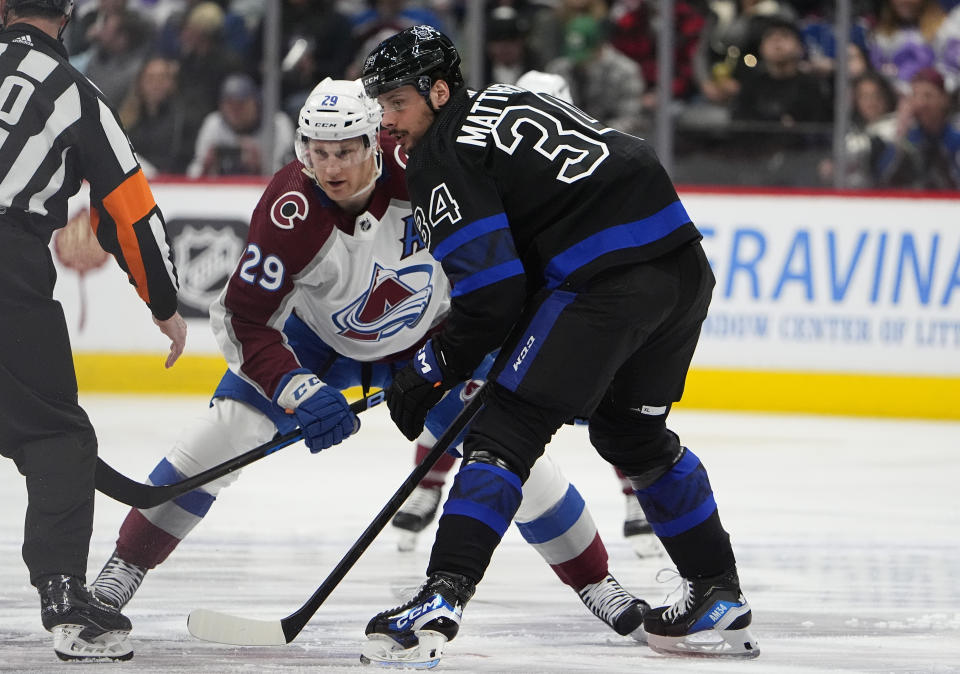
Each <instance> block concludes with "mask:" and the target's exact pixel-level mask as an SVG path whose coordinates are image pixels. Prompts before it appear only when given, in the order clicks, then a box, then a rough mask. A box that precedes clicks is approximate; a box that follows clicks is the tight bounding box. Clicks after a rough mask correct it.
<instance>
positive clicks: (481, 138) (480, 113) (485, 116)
mask: <svg viewBox="0 0 960 674" xmlns="http://www.w3.org/2000/svg"><path fill="white" fill-rule="evenodd" d="M521 91H524V90H523V89H521V88H519V87H515V86H513V85H511V84H493V85H490V86H489V87H487V88H486V89H484V90H483V91H481V92H480V93H479V94H478V95H477V97H476V99H475V100H474V102H473V106H472V107H471V108H470V114H469V115H467V116H466V118H465V119H464V122H463V125H462V126H461V127H460V133H461V134H464V135H460V136H457V142H458V143H463V144H464V145H475V146H477V147H484V146H486V144H487V136H489V135H490V133H491V132H492V131H493V129H494V127H496V126H497V124H499V123H500V118H501V116H502V115H503V110H504V108H505V107H506V103H507V101H509V100H510V99H509V98H508V97H507V94H516V93H519V92H521Z"/></svg>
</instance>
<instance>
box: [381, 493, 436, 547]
mask: <svg viewBox="0 0 960 674" xmlns="http://www.w3.org/2000/svg"><path fill="white" fill-rule="evenodd" d="M440 492H441V487H440V485H437V486H435V487H421V486H419V485H418V486H417V488H416V489H414V490H413V493H412V494H410V497H409V498H408V499H407V500H406V501H405V502H404V504H403V505H402V506H400V510H399V511H397V514H396V515H394V516H393V519H392V520H391V521H390V523H391V524H392V525H393V526H395V527H396V528H397V529H400V532H401V533H400V539H399V540H398V541H397V549H398V550H399V551H400V552H410V551H412V550H413V549H414V548H415V547H416V545H417V534H419V533H420V532H421V531H423V530H424V529H425V528H426V527H427V525H429V524H430V523H431V522H433V520H434V518H435V517H436V516H437V508H438V506H439V505H440Z"/></svg>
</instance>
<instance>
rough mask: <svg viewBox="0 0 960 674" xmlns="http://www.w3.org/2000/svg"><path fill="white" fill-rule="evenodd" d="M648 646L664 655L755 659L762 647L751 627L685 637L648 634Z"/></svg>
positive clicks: (713, 630) (709, 631) (707, 631)
mask: <svg viewBox="0 0 960 674" xmlns="http://www.w3.org/2000/svg"><path fill="white" fill-rule="evenodd" d="M646 636H647V645H648V646H650V649H651V650H653V651H654V652H656V653H660V654H661V655H680V656H686V657H690V656H692V657H700V658H755V657H757V656H758V655H760V647H759V646H758V645H757V640H756V639H754V638H753V635H752V634H751V633H750V630H749V629H746V628H744V629H739V630H717V629H712V630H703V631H702V632H694V633H693V634H688V635H686V636H682V637H666V636H660V635H658V634H650V633H646Z"/></svg>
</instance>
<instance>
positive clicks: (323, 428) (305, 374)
mask: <svg viewBox="0 0 960 674" xmlns="http://www.w3.org/2000/svg"><path fill="white" fill-rule="evenodd" d="M274 402H275V403H276V404H277V405H278V406H279V407H280V408H282V409H283V410H284V411H285V412H286V413H287V414H293V415H295V416H296V417H297V423H298V424H299V425H300V429H301V430H302V431H303V440H304V442H305V443H306V444H307V447H309V448H310V451H311V452H313V453H317V452H319V451H320V450H323V449H327V448H328V447H332V446H333V445H336V444H339V443H341V442H343V441H344V440H345V439H346V438H348V437H349V436H351V435H352V434H354V433H356V432H357V431H358V430H359V429H360V420H359V419H358V418H357V415H355V414H354V413H353V412H351V411H350V405H349V404H348V403H347V399H346V398H344V397H343V394H342V393H340V391H339V390H338V389H336V388H334V387H332V386H327V385H326V384H324V383H323V382H322V381H320V379H319V378H318V377H317V376H316V375H315V374H313V373H312V372H310V370H307V369H304V368H301V369H297V370H292V371H291V372H288V373H287V374H285V375H284V376H283V379H281V380H280V385H279V386H277V395H276V398H274Z"/></svg>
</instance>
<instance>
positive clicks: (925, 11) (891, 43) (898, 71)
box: [868, 0, 946, 94]
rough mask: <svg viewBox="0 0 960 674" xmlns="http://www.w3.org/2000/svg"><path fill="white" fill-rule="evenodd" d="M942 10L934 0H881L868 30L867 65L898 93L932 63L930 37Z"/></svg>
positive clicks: (905, 89)
mask: <svg viewBox="0 0 960 674" xmlns="http://www.w3.org/2000/svg"><path fill="white" fill-rule="evenodd" d="M945 18H946V13H945V12H944V11H943V8H942V7H940V4H939V3H938V1H937V0H882V3H881V5H880V12H879V16H878V19H877V25H876V27H875V28H874V30H873V31H872V32H871V33H870V35H869V39H868V46H869V49H870V64H871V65H872V66H873V67H874V69H876V70H878V71H880V73H881V74H882V75H884V76H885V77H886V78H887V79H889V80H890V82H891V83H892V84H893V85H894V86H895V87H896V88H897V90H898V91H899V92H900V93H901V94H907V93H909V92H910V89H911V87H910V82H911V81H912V80H913V76H914V75H915V74H916V73H918V72H919V71H920V70H922V69H924V68H929V67H931V66H933V65H934V64H935V62H936V54H935V52H934V40H935V38H936V35H937V32H938V31H939V30H940V26H941V25H942V24H943V22H944V19H945Z"/></svg>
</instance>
